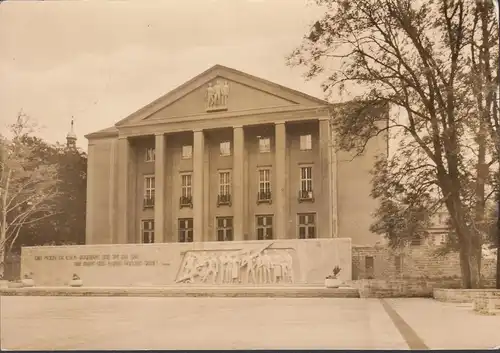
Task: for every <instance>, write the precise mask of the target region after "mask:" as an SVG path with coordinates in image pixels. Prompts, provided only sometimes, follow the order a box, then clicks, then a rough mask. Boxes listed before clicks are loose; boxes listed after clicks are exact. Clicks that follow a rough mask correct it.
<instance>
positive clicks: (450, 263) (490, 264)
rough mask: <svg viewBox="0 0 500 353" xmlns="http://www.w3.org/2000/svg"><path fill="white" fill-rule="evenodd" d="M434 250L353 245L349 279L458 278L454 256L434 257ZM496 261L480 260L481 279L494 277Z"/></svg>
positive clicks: (458, 272) (456, 259)
mask: <svg viewBox="0 0 500 353" xmlns="http://www.w3.org/2000/svg"><path fill="white" fill-rule="evenodd" d="M435 251H436V247H434V246H428V245H422V246H414V247H413V246H412V247H409V248H405V249H403V250H402V251H399V252H395V251H393V250H391V249H389V248H387V247H384V246H375V247H370V246H355V245H353V254H352V261H353V265H352V271H353V279H354V280H357V279H403V278H429V279H434V278H439V279H459V278H460V277H461V273H460V262H459V258H458V254H457V253H452V254H448V255H446V256H438V255H436V253H435ZM495 271H496V260H494V259H484V260H483V261H482V269H481V274H482V277H483V278H484V280H488V279H492V278H494V277H495Z"/></svg>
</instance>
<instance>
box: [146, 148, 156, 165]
mask: <svg viewBox="0 0 500 353" xmlns="http://www.w3.org/2000/svg"><path fill="white" fill-rule="evenodd" d="M145 160H146V162H154V161H155V149H154V147H151V148H146V155H145Z"/></svg>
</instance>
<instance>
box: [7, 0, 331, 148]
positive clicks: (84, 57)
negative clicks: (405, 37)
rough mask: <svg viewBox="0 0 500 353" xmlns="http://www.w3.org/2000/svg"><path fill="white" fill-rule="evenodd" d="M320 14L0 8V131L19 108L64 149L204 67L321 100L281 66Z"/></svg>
mask: <svg viewBox="0 0 500 353" xmlns="http://www.w3.org/2000/svg"><path fill="white" fill-rule="evenodd" d="M320 15H321V9H319V8H318V7H316V5H313V4H311V3H309V2H307V1H306V0H261V1H258V0H253V1H252V0H183V1H179V0H123V1H120V0H107V1H104V0H87V1H77V0H75V1H71V0H66V1H62V0H61V1H43V2H36V1H7V2H3V3H1V4H0V48H1V49H0V119H1V120H0V124H1V127H2V130H3V129H5V126H6V124H8V123H10V122H12V121H13V119H15V117H16V115H17V112H19V111H20V110H21V109H22V110H23V111H24V112H25V113H26V114H28V115H29V116H31V117H32V118H34V119H35V120H36V121H37V122H38V123H39V125H41V130H40V131H39V135H40V136H41V137H43V138H45V139H47V140H49V141H51V142H55V141H64V139H65V136H66V133H67V132H68V130H69V125H70V120H71V116H74V118H75V128H76V133H77V135H78V145H79V146H80V147H83V148H85V149H86V145H87V141H86V139H85V138H84V137H83V135H85V134H87V133H89V132H93V131H96V130H100V129H103V128H106V127H109V126H112V125H113V124H114V123H115V122H117V121H119V120H121V119H122V118H124V117H126V116H127V115H128V114H130V113H132V112H134V111H136V110H138V109H139V108H141V107H142V106H144V105H146V104H148V103H150V102H151V101H153V100H155V99H156V98H158V97H160V96H162V95H163V94H165V93H167V92H168V91H170V90H172V89H173V88H175V87H177V86H178V85H180V84H182V83H184V82H185V81H187V80H189V79H190V78H192V77H194V76H196V75H198V74H199V73H201V72H203V71H204V70H206V69H208V68H209V67H211V66H212V65H215V64H221V65H226V66H229V67H232V68H235V69H238V70H242V71H245V72H247V73H249V74H252V75H256V76H259V77H262V78H265V79H268V80H271V81H274V82H276V83H279V84H282V85H285V86H288V87H291V88H294V89H297V90H300V91H302V92H304V93H308V94H311V95H314V96H316V97H319V98H324V97H323V93H322V92H321V89H320V88H319V83H318V82H305V81H304V79H303V77H302V72H301V71H300V70H298V69H291V68H289V67H287V66H286V65H285V56H286V55H287V54H289V53H290V51H291V50H292V49H293V48H294V47H296V46H297V45H298V44H300V41H301V38H302V36H303V35H304V34H305V33H306V32H307V29H308V28H309V26H310V25H311V23H312V22H313V21H314V20H315V19H317V18H319V16H320Z"/></svg>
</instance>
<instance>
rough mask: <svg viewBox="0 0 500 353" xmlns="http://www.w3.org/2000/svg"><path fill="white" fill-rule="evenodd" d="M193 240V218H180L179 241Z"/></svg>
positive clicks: (188, 241) (187, 241) (189, 241)
mask: <svg viewBox="0 0 500 353" xmlns="http://www.w3.org/2000/svg"><path fill="white" fill-rule="evenodd" d="M191 242H193V219H192V218H180V219H179V243H191Z"/></svg>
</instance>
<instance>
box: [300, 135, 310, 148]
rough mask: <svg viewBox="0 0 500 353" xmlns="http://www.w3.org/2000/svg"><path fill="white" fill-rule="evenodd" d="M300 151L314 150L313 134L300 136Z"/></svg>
mask: <svg viewBox="0 0 500 353" xmlns="http://www.w3.org/2000/svg"><path fill="white" fill-rule="evenodd" d="M300 150H301V151H310V150H312V136H311V134H309V135H300Z"/></svg>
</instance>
